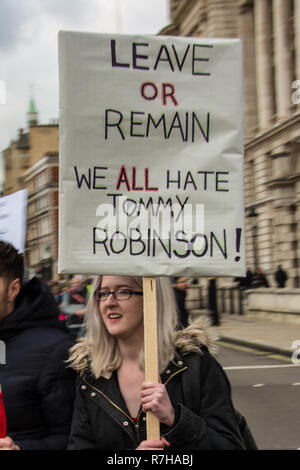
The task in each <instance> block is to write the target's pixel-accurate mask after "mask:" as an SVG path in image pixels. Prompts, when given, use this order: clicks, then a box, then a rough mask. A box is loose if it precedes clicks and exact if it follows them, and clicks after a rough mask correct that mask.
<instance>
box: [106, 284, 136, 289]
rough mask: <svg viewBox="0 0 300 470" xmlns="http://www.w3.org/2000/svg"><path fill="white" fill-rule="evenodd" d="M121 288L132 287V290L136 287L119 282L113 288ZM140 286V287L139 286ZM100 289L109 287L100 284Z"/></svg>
mask: <svg viewBox="0 0 300 470" xmlns="http://www.w3.org/2000/svg"><path fill="white" fill-rule="evenodd" d="M122 288H126V289H132V290H135V289H137V288H136V287H133V286H131V285H129V284H119V285H117V286H115V287H114V290H116V289H122ZM139 288H140V287H139ZM100 289H103V290H104V289H105V290H109V289H110V288H109V287H105V286H100Z"/></svg>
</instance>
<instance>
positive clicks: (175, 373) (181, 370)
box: [164, 366, 187, 385]
mask: <svg viewBox="0 0 300 470" xmlns="http://www.w3.org/2000/svg"><path fill="white" fill-rule="evenodd" d="M186 369H187V366H185V367H183V368H182V369H180V370H177V371H176V372H174V373H173V374H172V375H170V377H168V379H167V380H166V381H165V382H164V385H167V384H168V383H169V382H170V380H171V379H172V378H173V377H175V375H177V374H180V372H183V371H184V370H186Z"/></svg>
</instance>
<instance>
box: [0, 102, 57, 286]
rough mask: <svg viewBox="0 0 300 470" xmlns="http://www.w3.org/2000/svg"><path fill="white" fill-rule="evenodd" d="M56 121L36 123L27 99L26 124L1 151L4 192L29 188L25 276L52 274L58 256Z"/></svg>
mask: <svg viewBox="0 0 300 470" xmlns="http://www.w3.org/2000/svg"><path fill="white" fill-rule="evenodd" d="M58 139H59V128H58V122H57V121H53V122H52V123H50V124H39V123H38V113H37V111H36V107H35V103H34V100H33V99H31V100H30V104H29V108H28V112H27V127H26V129H20V130H19V133H18V136H17V138H16V139H15V140H13V141H12V142H10V145H9V146H8V147H7V148H6V149H5V150H3V152H2V155H3V160H4V171H5V180H4V195H5V196H6V195H9V194H12V193H14V192H16V191H18V190H20V189H24V188H27V190H28V207H27V235H26V248H25V259H26V268H27V270H28V275H29V276H32V275H34V274H35V273H36V271H40V272H41V274H43V276H44V277H46V278H51V277H52V276H55V274H56V272H57V256H58V249H57V246H58V150H59V141H58Z"/></svg>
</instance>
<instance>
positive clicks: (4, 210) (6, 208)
mask: <svg viewBox="0 0 300 470" xmlns="http://www.w3.org/2000/svg"><path fill="white" fill-rule="evenodd" d="M27 196H28V194H27V189H22V190H21V191H17V192H16V193H13V194H10V195H9V196H4V197H1V198H0V240H3V241H5V242H9V243H11V244H12V245H13V246H14V247H15V248H16V250H18V251H19V252H20V253H24V250H25V240H26V215H27Z"/></svg>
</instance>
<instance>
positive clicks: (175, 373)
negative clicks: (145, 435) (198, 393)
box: [84, 367, 187, 443]
mask: <svg viewBox="0 0 300 470" xmlns="http://www.w3.org/2000/svg"><path fill="white" fill-rule="evenodd" d="M186 369H187V367H183V368H182V369H180V370H177V371H176V372H174V373H173V374H172V375H170V377H168V379H167V380H166V381H165V382H164V385H167V384H168V383H169V382H170V380H171V379H172V378H173V377H175V375H177V374H179V373H180V372H183V371H184V370H186ZM84 381H85V383H86V384H87V385H88V386H89V387H91V388H92V389H94V390H96V391H97V392H98V393H100V394H101V395H102V396H103V397H104V398H106V400H108V401H109V403H111V405H113V406H114V407H115V408H117V410H119V411H120V412H121V413H123V415H124V416H126V418H127V419H129V421H130V422H131V423H132V424H133V425H134V429H135V433H136V439H137V442H138V443H140V435H139V427H140V426H139V420H140V417H141V414H142V411H143V409H142V408H140V410H139V412H138V415H137V418H136V422H134V420H133V419H132V418H131V416H129V415H128V414H127V413H126V411H124V410H122V408H120V407H119V406H118V405H117V404H116V403H114V402H113V401H112V400H111V399H110V398H109V397H108V396H107V395H105V393H104V392H102V391H101V390H99V389H98V388H97V387H94V386H93V385H91V384H90V383H89V382H88V381H87V380H85V379H84Z"/></svg>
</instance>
